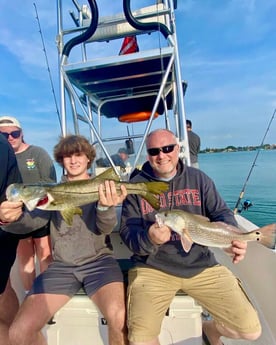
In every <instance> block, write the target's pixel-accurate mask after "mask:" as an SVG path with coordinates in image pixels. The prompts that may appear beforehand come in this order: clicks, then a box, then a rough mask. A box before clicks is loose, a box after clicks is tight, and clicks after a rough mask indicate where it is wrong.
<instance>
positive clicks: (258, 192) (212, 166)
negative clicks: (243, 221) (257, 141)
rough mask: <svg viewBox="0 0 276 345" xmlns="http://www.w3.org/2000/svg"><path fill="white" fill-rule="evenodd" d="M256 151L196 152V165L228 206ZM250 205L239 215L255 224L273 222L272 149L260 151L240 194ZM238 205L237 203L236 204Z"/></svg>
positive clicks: (275, 170) (275, 175) (275, 169)
mask: <svg viewBox="0 0 276 345" xmlns="http://www.w3.org/2000/svg"><path fill="white" fill-rule="evenodd" d="M256 154H257V151H244V152H223V153H211V154H200V156H199V163H200V168H201V170H203V171H204V172H205V173H206V174H207V175H209V176H210V177H211V178H212V179H213V180H214V182H215V184H216V186H217V189H218V191H219V193H220V194H221V196H222V197H223V198H224V200H225V201H226V202H227V204H228V206H229V207H230V208H231V209H234V208H235V205H236V202H237V200H238V198H239V195H240V192H241V191H242V188H243V185H244V183H245V182H246V179H247V177H248V174H249V172H250V169H251V166H252V164H253V162H254V159H255V157H256ZM246 199H248V200H250V201H251V202H252V204H253V206H252V207H250V208H249V209H248V210H247V211H242V213H241V214H242V215H243V216H244V217H245V218H247V219H248V220H250V221H252V222H253V223H255V224H257V225H258V226H263V225H266V224H270V223H275V222H276V150H268V151H260V153H259V155H258V158H257V160H256V163H255V166H254V167H253V170H252V173H251V175H250V177H249V179H248V182H247V183H246V187H245V193H244V197H243V199H242V201H241V204H242V203H243V202H244V201H245V200H246ZM240 206H241V205H240Z"/></svg>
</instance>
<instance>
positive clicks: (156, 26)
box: [123, 0, 172, 38]
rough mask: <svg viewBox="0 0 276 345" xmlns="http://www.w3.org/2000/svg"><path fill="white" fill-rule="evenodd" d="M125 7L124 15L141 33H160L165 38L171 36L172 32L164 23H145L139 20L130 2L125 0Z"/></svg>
mask: <svg viewBox="0 0 276 345" xmlns="http://www.w3.org/2000/svg"><path fill="white" fill-rule="evenodd" d="M123 7H124V14H125V17H126V19H127V21H128V22H129V24H130V25H131V26H133V27H134V28H135V29H137V30H141V31H160V32H161V33H162V34H163V36H164V37H165V38H167V37H168V36H169V35H171V34H172V33H171V31H170V30H169V29H168V27H167V26H166V25H165V24H163V23H158V22H150V23H143V22H140V21H139V20H137V19H136V18H135V17H134V16H133V14H132V12H131V9H130V0H123Z"/></svg>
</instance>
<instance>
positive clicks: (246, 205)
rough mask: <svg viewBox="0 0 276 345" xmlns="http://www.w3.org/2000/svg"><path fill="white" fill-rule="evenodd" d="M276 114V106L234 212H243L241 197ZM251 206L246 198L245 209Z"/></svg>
mask: <svg viewBox="0 0 276 345" xmlns="http://www.w3.org/2000/svg"><path fill="white" fill-rule="evenodd" d="M275 114H276V108H275V109H274V111H273V114H272V117H271V119H270V121H269V123H268V126H267V129H266V131H265V134H264V137H263V140H262V142H261V144H260V146H259V149H258V151H257V154H256V156H255V158H254V161H253V163H252V165H251V168H250V170H249V173H248V175H247V178H246V180H245V183H244V185H243V187H242V190H241V192H240V196H239V198H238V200H237V202H236V205H235V208H234V214H236V213H237V212H241V210H238V207H239V205H240V202H241V199H242V198H243V196H244V193H245V188H246V185H247V182H248V180H249V178H250V176H251V173H252V171H253V169H254V167H255V166H256V161H257V159H258V156H259V153H260V151H261V148H262V146H263V145H264V140H265V138H266V135H267V133H268V131H269V129H270V126H271V123H272V121H273V119H274V117H275ZM250 206H252V204H251V202H250V201H249V200H245V202H244V206H243V209H245V210H247V209H248V208H249V207H250Z"/></svg>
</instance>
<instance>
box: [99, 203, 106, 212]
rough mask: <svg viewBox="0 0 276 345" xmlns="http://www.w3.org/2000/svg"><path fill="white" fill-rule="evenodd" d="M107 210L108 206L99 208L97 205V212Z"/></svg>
mask: <svg viewBox="0 0 276 345" xmlns="http://www.w3.org/2000/svg"><path fill="white" fill-rule="evenodd" d="M108 209H109V206H101V205H99V204H98V205H97V210H99V211H107V210H108Z"/></svg>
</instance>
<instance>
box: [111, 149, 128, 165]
mask: <svg viewBox="0 0 276 345" xmlns="http://www.w3.org/2000/svg"><path fill="white" fill-rule="evenodd" d="M111 158H112V160H113V162H114V164H115V165H116V166H120V167H121V168H126V164H125V161H126V160H127V159H128V153H127V149H125V148H124V147H121V148H120V149H119V150H118V153H116V154H115V155H112V156H111Z"/></svg>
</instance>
